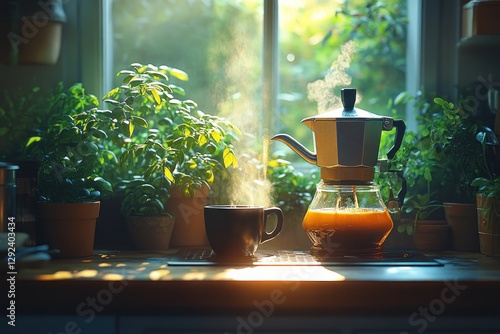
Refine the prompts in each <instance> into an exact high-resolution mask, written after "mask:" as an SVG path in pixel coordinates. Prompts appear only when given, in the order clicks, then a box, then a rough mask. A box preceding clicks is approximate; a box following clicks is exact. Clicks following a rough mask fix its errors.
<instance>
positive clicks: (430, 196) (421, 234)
mask: <svg viewBox="0 0 500 334" xmlns="http://www.w3.org/2000/svg"><path fill="white" fill-rule="evenodd" d="M410 102H413V103H414V107H415V108H416V109H417V110H419V114H418V115H417V121H418V129H417V131H411V130H410V131H406V132H405V136H404V138H403V143H402V145H401V148H400V149H399V150H398V153H397V154H396V156H395V157H394V158H393V159H392V160H390V161H389V162H388V169H389V170H396V171H398V170H402V171H403V175H404V178H405V180H406V184H407V189H408V191H407V195H406V197H405V201H404V203H403V206H402V208H401V210H400V211H399V213H397V214H391V216H392V218H393V221H394V225H395V227H394V229H393V231H392V232H391V234H390V235H389V237H388V240H387V241H386V244H387V246H388V247H394V248H406V249H410V248H413V247H415V248H417V249H418V250H438V249H439V250H443V249H448V248H449V240H450V238H449V233H450V231H449V226H448V225H447V224H446V220H445V216H444V210H443V205H442V200H443V199H442V197H441V194H442V192H441V191H440V190H441V180H442V179H443V174H444V171H443V169H442V168H441V166H440V162H439V161H438V159H437V156H436V149H435V145H434V143H433V140H432V135H431V131H430V129H431V127H432V124H433V122H434V119H435V118H436V117H439V116H438V115H439V110H438V108H437V107H438V106H437V105H436V104H432V103H429V102H428V101H427V98H426V97H425V96H424V94H422V93H419V94H417V95H416V96H414V97H413V96H410V95H409V94H408V93H407V92H402V93H401V94H399V95H398V96H397V97H396V98H395V99H394V100H392V101H390V106H391V108H392V112H393V114H396V113H398V112H402V110H399V111H398V109H402V107H405V106H406V104H408V103H410ZM381 146H382V151H388V150H389V148H390V147H391V146H392V141H389V140H387V137H386V136H383V137H382V141H381ZM392 174H394V173H392ZM392 174H391V173H380V174H377V175H376V182H377V184H380V186H381V192H382V195H383V196H384V198H389V197H390V191H391V189H392V188H393V184H394V183H395V182H394V181H391V180H389V179H388V178H390V177H393V175H392Z"/></svg>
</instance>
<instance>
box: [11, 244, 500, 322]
mask: <svg viewBox="0 0 500 334" xmlns="http://www.w3.org/2000/svg"><path fill="white" fill-rule="evenodd" d="M172 254H173V251H167V252H157V253H146V252H124V251H102V252H95V255H94V256H92V257H90V258H87V259H59V260H53V261H50V262H49V263H47V265H46V266H44V267H43V268H26V269H24V270H21V271H20V272H19V274H18V276H17V281H16V304H17V305H18V308H19V309H18V312H20V313H28V314H39V313H47V312H48V313H50V314H60V313H62V314H66V313H68V312H69V313H74V310H75V307H76V306H77V305H78V303H80V301H82V300H86V298H88V297H89V296H95V295H96V294H100V293H104V292H106V293H107V292H109V293H107V294H109V295H112V296H113V302H112V303H109V305H107V306H106V308H105V310H104V311H103V314H122V313H127V314H128V313H134V314H137V313H139V314H145V313H147V314H164V312H167V311H168V312H174V311H175V312H181V313H182V312H185V311H189V312H190V314H197V313H198V314H205V315H206V314H207V313H208V314H212V313H215V314H219V315H220V314H232V313H234V312H235V311H241V310H242V309H243V310H244V309H250V310H251V309H252V308H253V307H254V306H253V303H254V301H255V300H265V299H269V298H270V294H272V293H278V292H279V293H280V294H284V295H285V296H286V298H287V303H286V304H284V305H283V307H280V312H283V313H284V314H289V315H291V314H297V313H301V314H303V313H304V312H305V313H307V314H309V315H315V316H319V315H328V314H330V313H331V312H342V313H347V314H351V313H352V314H358V313H359V312H363V310H365V311H367V312H368V311H369V312H371V314H385V315H396V314H406V315H408V314H411V313H412V312H414V311H415V308H416V307H418V306H419V305H420V306H421V305H427V304H429V302H430V301H432V300H433V299H435V298H436V296H438V297H439V296H440V294H441V293H442V291H443V289H445V288H448V289H452V286H454V287H455V289H458V290H456V292H457V294H460V295H461V296H460V297H459V298H458V297H457V298H456V301H455V302H454V303H450V304H449V305H447V310H446V311H447V314H449V315H452V314H461V313H463V312H467V313H468V314H470V315H474V314H476V315H493V314H495V312H498V309H499V306H498V300H497V299H498V298H497V296H495V295H494V293H492V290H496V291H498V289H499V288H500V258H492V257H486V256H483V255H481V254H479V253H455V252H441V253H435V254H432V257H433V258H436V259H438V260H439V261H442V262H443V264H444V265H443V266H435V267H416V266H405V267H390V266H369V267H368V266H366V267H364V266H357V267H353V266H330V267H327V266H260V267H259V266H255V267H230V266H227V267H222V266H217V267H202V266H179V267H177V266H176V267H172V266H168V265H167V262H166V260H167V258H168V257H169V256H171V255H172ZM103 291H104V292H103ZM222 296H223V298H222ZM304 310H307V311H304ZM496 314H498V313H496Z"/></svg>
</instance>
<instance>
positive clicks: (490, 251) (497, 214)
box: [476, 195, 500, 256]
mask: <svg viewBox="0 0 500 334" xmlns="http://www.w3.org/2000/svg"><path fill="white" fill-rule="evenodd" d="M476 202H477V218H478V219H477V221H478V233H479V247H480V250H481V253H483V254H485V255H490V256H500V201H499V200H498V199H492V198H490V199H489V200H487V198H486V196H485V195H477V196H476ZM488 212H489V214H488Z"/></svg>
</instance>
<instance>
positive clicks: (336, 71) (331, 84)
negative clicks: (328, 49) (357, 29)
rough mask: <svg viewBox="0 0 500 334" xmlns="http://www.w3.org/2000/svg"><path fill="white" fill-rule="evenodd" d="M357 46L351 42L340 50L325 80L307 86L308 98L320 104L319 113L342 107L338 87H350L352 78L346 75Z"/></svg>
mask: <svg viewBox="0 0 500 334" xmlns="http://www.w3.org/2000/svg"><path fill="white" fill-rule="evenodd" d="M355 51H356V50H355V44H354V42H353V41H349V42H347V43H345V44H344V45H342V47H341V48H340V55H339V57H338V58H337V60H336V61H334V62H333V63H332V65H331V66H330V69H329V70H328V72H327V74H326V76H325V79H324V80H317V81H315V82H313V83H310V84H308V85H307V93H308V94H307V97H308V98H309V99H310V100H314V101H316V102H317V103H318V112H319V113H322V112H325V111H328V110H332V109H336V108H339V107H341V106H342V103H341V100H340V94H339V92H337V91H335V88H337V87H348V86H349V85H350V84H351V81H352V78H351V77H350V76H349V75H348V74H347V73H346V70H347V69H348V68H349V67H350V64H351V59H352V56H353V55H354V53H355Z"/></svg>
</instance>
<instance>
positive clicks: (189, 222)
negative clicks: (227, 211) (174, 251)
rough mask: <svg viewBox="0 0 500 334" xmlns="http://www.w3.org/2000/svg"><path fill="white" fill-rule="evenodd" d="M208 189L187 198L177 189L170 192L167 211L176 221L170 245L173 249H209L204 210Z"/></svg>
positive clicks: (202, 189)
mask: <svg viewBox="0 0 500 334" xmlns="http://www.w3.org/2000/svg"><path fill="white" fill-rule="evenodd" d="M209 193H210V191H209V189H208V187H205V186H204V187H202V188H201V189H200V190H198V191H196V192H195V194H194V196H193V197H186V196H184V194H183V193H182V192H181V191H180V190H179V189H177V188H173V189H172V191H171V192H170V199H169V200H168V202H167V203H166V205H165V210H166V211H167V212H169V213H170V214H171V215H172V216H173V217H174V219H175V225H174V230H173V232H172V238H171V240H170V244H171V246H172V247H209V244H208V240H207V236H206V233H205V222H204V220H203V209H204V208H205V205H207V203H208V196H209Z"/></svg>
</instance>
